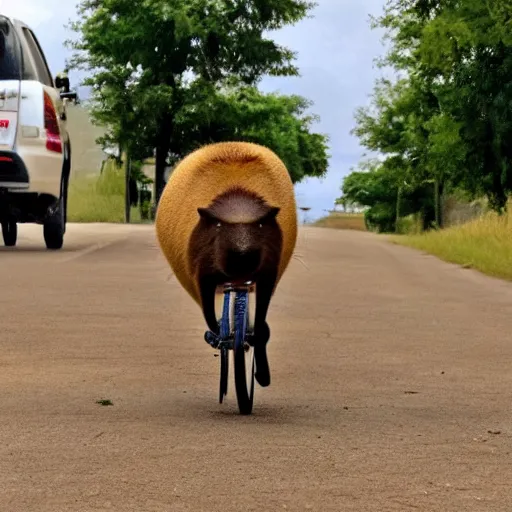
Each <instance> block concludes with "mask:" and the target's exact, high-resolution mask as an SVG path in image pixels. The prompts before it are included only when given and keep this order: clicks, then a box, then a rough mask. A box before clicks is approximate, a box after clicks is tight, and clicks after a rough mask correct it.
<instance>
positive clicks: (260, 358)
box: [253, 276, 276, 387]
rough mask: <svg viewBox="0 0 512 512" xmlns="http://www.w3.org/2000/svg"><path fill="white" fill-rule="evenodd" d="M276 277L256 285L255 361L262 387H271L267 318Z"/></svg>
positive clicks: (269, 277)
mask: <svg viewBox="0 0 512 512" xmlns="http://www.w3.org/2000/svg"><path fill="white" fill-rule="evenodd" d="M275 281H276V276H265V278H264V280H263V282H261V281H258V283H257V284H256V315H255V319H254V338H253V340H254V359H255V360H256V373H255V375H254V376H255V378H256V380H257V381H258V384H259V385H260V386H262V387H267V386H269V385H270V368H269V365H268V358H267V342H268V340H269V339H270V328H269V326H268V324H267V321H266V318H267V313H268V307H269V305H270V299H271V298H272V291H273V289H274V284H275Z"/></svg>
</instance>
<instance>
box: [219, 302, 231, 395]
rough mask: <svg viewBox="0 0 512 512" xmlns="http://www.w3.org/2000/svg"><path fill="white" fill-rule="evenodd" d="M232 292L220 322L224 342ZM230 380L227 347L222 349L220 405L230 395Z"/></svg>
mask: <svg viewBox="0 0 512 512" xmlns="http://www.w3.org/2000/svg"><path fill="white" fill-rule="evenodd" d="M230 297H231V293H230V292H225V293H224V304H223V307H222V318H221V321H220V336H221V339H222V340H224V341H225V340H227V339H228V337H229V316H230V305H231V304H230ZM228 378H229V349H228V348H227V347H225V346H221V347H220V382H219V403H220V404H221V403H222V402H223V401H224V397H225V396H226V395H227V394H228Z"/></svg>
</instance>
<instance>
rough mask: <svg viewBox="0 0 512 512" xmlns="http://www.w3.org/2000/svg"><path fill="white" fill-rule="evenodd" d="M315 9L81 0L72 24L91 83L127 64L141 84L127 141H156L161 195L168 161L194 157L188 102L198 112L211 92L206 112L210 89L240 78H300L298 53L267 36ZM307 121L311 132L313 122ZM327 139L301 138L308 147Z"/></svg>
mask: <svg viewBox="0 0 512 512" xmlns="http://www.w3.org/2000/svg"><path fill="white" fill-rule="evenodd" d="M314 6H315V4H314V3H312V2H309V1H307V0H175V1H173V2H172V3H170V2H168V1H167V0H143V1H141V2H139V3H138V5H137V8H134V7H133V2H131V1H129V0H82V1H81V2H80V4H79V6H78V16H79V19H78V21H76V22H73V23H71V25H70V26H71V28H72V29H73V30H74V31H75V32H76V33H77V34H78V35H79V38H78V39H77V40H75V41H70V42H68V44H69V45H70V46H71V48H72V49H73V50H74V55H73V58H72V60H71V66H72V67H75V68H77V67H79V68H82V69H85V70H88V71H90V72H92V73H93V76H92V77H91V78H90V80H89V83H90V84H91V85H92V86H93V90H96V91H98V90H101V88H102V86H103V85H104V83H105V80H107V81H108V80H110V78H108V75H109V74H110V73H111V72H113V71H115V72H116V73H117V71H118V70H120V69H121V70H127V71H126V73H128V74H129V76H125V77H124V78H125V83H132V82H133V83H134V84H135V85H134V86H133V89H132V90H131V93H130V96H131V105H130V108H132V109H133V112H134V113H135V115H134V118H133V119H132V120H133V121H134V124H133V125H131V124H130V123H128V124H127V125H123V126H122V129H123V130H124V133H125V134H126V137H125V138H126V139H128V140H137V139H138V138H139V136H140V135H141V134H142V138H143V139H144V140H148V141H151V143H152V144H151V145H152V146H153V147H155V154H156V179H155V196H156V201H158V199H159V197H160V194H161V192H162V190H163V186H164V171H165V167H166V166H167V165H172V164H173V163H174V161H175V160H176V159H177V158H179V157H181V156H183V154H184V153H186V150H185V149H184V146H186V143H185V142H184V141H185V139H187V136H189V135H190V133H189V132H186V133H184V131H183V128H184V126H186V125H187V123H188V121H187V120H186V118H185V117H184V116H185V114H184V113H185V111H186V110H187V108H188V112H189V114H190V115H191V116H193V115H194V111H193V110H192V111H190V106H191V103H192V102H191V98H194V97H196V98H197V96H198V95H199V96H201V95H203V99H204V102H203V104H202V106H201V107H200V108H199V107H198V108H197V110H196V111H195V112H197V111H199V110H201V109H203V111H204V108H205V106H207V105H208V96H204V93H205V92H207V93H210V92H212V91H215V92H217V91H221V90H222V88H223V87H224V86H226V84H229V83H230V80H232V79H236V80H238V81H240V82H241V83H243V84H246V85H250V86H254V85H256V84H257V83H258V81H259V80H260V79H261V78H262V77H263V76H264V75H266V74H270V75H274V76H293V75H297V74H298V70H297V68H296V67H295V65H294V64H293V60H294V57H295V55H294V53H293V52H292V51H291V50H289V49H288V48H284V47H281V46H279V45H278V44H276V43H275V42H274V41H273V40H271V39H268V38H266V37H265V36H264V34H265V33H266V32H268V31H272V30H277V29H280V28H282V27H284V26H286V25H290V24H294V23H296V22H297V21H299V20H301V19H302V18H304V17H305V16H307V15H308V13H309V11H310V10H311V9H312V8H313V7H314ZM128 70H129V71H128ZM100 94H101V93H100ZM108 109H110V106H109V107H108V108H107V110H108ZM119 114H120V113H119V110H118V109H117V108H115V109H112V111H111V113H110V114H109V116H110V118H111V119H112V120H114V121H115V122H114V126H117V128H118V129H119V130H121V123H120V122H118V120H119V119H120V118H121V117H122V116H121V115H119ZM116 120H117V121H116ZM116 123H117V124H116ZM213 123H214V120H211V122H210V126H211V125H212V124H213ZM302 123H303V130H306V127H307V123H308V121H307V120H306V119H305V118H303V119H302ZM203 129H204V127H203ZM140 130H142V132H140ZM198 130H199V128H198ZM139 132H140V133H139ZM301 133H302V132H301ZM114 136H115V134H114ZM146 137H147V138H146ZM322 141H323V139H321V136H317V137H315V136H303V137H301V139H300V144H301V147H302V153H303V154H304V152H306V151H307V150H308V145H310V144H312V145H313V148H316V147H319V146H321V145H322V143H323V142H322ZM323 163H324V162H323V160H322V158H320V161H318V162H312V163H303V164H302V165H303V170H304V172H311V171H313V172H315V169H320V167H321V166H322V165H323ZM308 165H309V167H308ZM318 172H320V171H318Z"/></svg>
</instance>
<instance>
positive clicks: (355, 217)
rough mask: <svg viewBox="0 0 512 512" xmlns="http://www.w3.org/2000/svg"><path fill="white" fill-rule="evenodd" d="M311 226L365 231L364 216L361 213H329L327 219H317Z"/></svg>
mask: <svg viewBox="0 0 512 512" xmlns="http://www.w3.org/2000/svg"><path fill="white" fill-rule="evenodd" d="M313 226H316V227H320V228H331V229H352V230H357V231H366V225H365V223H364V215H363V214H362V213H343V212H335V213H331V214H330V215H328V216H327V217H322V218H321V219H318V220H317V221H316V222H315V223H313Z"/></svg>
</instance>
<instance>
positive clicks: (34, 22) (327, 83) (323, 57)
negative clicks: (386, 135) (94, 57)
mask: <svg viewBox="0 0 512 512" xmlns="http://www.w3.org/2000/svg"><path fill="white" fill-rule="evenodd" d="M317 3H318V6H317V7H316V8H315V9H314V10H313V11H312V13H311V14H312V15H313V18H312V19H305V20H303V21H301V22H300V23H297V24H296V25H294V26H293V27H286V28H285V29H282V30H281V31H279V32H275V33H274V34H273V37H274V39H275V40H276V41H277V42H278V43H279V44H282V45H284V46H287V47H289V48H291V49H292V50H294V51H295V52H297V60H296V65H297V66H298V68H299V70H300V77H285V78H265V79H264V80H263V81H262V83H261V84H260V88H261V89H262V90H263V91H265V92H271V91H279V92H281V93H283V94H300V95H301V96H305V97H306V98H308V99H310V100H312V101H313V106H312V107H311V111H312V112H313V113H315V114H317V115H319V116H320V122H319V123H317V124H316V125H314V129H315V131H318V132H321V133H325V134H327V135H328V136H329V153H330V155H331V158H330V164H329V171H328V173H327V175H326V177H325V178H323V179H307V180H305V181H303V182H301V183H299V184H297V185H296V196H297V203H298V204H299V206H306V207H310V208H311V211H309V212H308V214H307V215H308V219H309V220H313V219H315V218H318V217H321V216H323V215H325V214H326V213H325V210H328V209H331V208H332V207H333V206H334V201H335V199H336V198H337V197H339V196H340V195H341V191H340V187H341V184H342V180H343V177H344V176H346V175H347V174H349V173H350V172H351V169H352V168H353V167H355V166H357V163H358V162H359V161H360V160H361V158H362V157H363V155H364V153H365V150H364V148H362V147H361V146H360V145H359V144H358V140H357V138H356V137H354V136H352V135H351V134H350V131H351V130H352V128H353V127H354V113H355V110H356V109H357V107H359V106H362V105H367V104H368V102H369V95H370V94H371V92H372V90H373V86H374V82H375V79H376V78H378V77H379V76H380V74H381V71H380V70H379V69H377V67H376V66H375V64H374V59H375V58H376V57H378V56H381V55H382V54H383V52H384V47H383V45H382V42H381V37H382V33H381V32H378V31H377V30H372V29H371V28H370V24H369V15H370V14H373V15H378V14H380V13H381V12H382V9H383V7H384V3H385V0H317ZM76 4H77V1H76V0H44V1H43V0H0V13H3V14H7V15H9V16H12V17H15V18H18V19H20V20H22V21H24V22H25V23H26V24H27V25H29V26H30V27H31V28H32V29H33V30H34V32H35V33H36V35H37V37H38V39H39V42H40V44H41V46H42V47H43V50H44V52H45V54H46V58H47V59H48V63H49V66H50V69H51V71H52V74H53V75H55V74H56V73H58V72H59V71H61V70H62V69H63V67H64V63H65V60H66V58H68V57H69V51H68V50H67V49H66V48H65V47H64V46H63V42H64V40H65V39H67V38H69V37H70V36H71V34H70V33H69V32H68V31H67V30H66V29H65V27H64V25H65V24H67V22H68V21H69V20H70V19H71V18H74V17H75V13H76ZM70 80H71V82H72V85H74V82H75V81H76V80H75V79H74V75H73V74H70Z"/></svg>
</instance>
